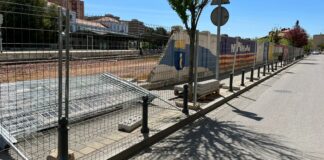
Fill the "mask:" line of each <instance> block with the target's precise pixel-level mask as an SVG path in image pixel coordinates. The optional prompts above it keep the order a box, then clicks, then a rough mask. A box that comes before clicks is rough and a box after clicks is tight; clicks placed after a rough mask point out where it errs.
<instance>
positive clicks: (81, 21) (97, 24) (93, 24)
mask: <svg viewBox="0 0 324 160" xmlns="http://www.w3.org/2000/svg"><path fill="white" fill-rule="evenodd" d="M76 23H77V24H79V25H80V24H81V25H86V26H90V27H97V28H98V27H99V28H103V29H105V28H107V27H105V26H104V25H102V24H101V23H98V22H94V21H88V20H83V19H77V20H76Z"/></svg>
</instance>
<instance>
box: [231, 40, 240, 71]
mask: <svg viewBox="0 0 324 160" xmlns="http://www.w3.org/2000/svg"><path fill="white" fill-rule="evenodd" d="M238 44H239V38H238V37H237V38H236V44H235V52H234V62H233V69H232V73H233V75H234V72H235V65H236V55H237V52H238Z"/></svg>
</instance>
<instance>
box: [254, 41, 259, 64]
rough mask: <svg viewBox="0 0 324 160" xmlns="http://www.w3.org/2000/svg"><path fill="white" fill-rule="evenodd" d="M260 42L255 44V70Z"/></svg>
mask: <svg viewBox="0 0 324 160" xmlns="http://www.w3.org/2000/svg"><path fill="white" fill-rule="evenodd" d="M257 47H258V42H255V46H254V49H255V50H254V53H255V56H254V64H253V68H255V65H256V61H257V56H258V48H257Z"/></svg>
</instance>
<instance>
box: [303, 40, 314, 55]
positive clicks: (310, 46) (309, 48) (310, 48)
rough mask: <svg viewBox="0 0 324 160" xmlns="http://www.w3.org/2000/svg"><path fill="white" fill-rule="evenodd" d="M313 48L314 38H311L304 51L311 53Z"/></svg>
mask: <svg viewBox="0 0 324 160" xmlns="http://www.w3.org/2000/svg"><path fill="white" fill-rule="evenodd" d="M312 48H313V39H309V40H308V43H307V45H305V46H304V51H305V52H306V53H309V52H310V51H311V50H312Z"/></svg>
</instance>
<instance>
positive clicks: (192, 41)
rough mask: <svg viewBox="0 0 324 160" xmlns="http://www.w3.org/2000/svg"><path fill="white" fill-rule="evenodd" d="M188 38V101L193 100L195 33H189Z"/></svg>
mask: <svg viewBox="0 0 324 160" xmlns="http://www.w3.org/2000/svg"><path fill="white" fill-rule="evenodd" d="M189 37H190V58H189V83H188V84H189V93H188V94H189V95H188V98H189V100H190V101H192V99H193V81H194V73H193V67H194V53H195V39H196V31H191V32H190V34H189Z"/></svg>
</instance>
